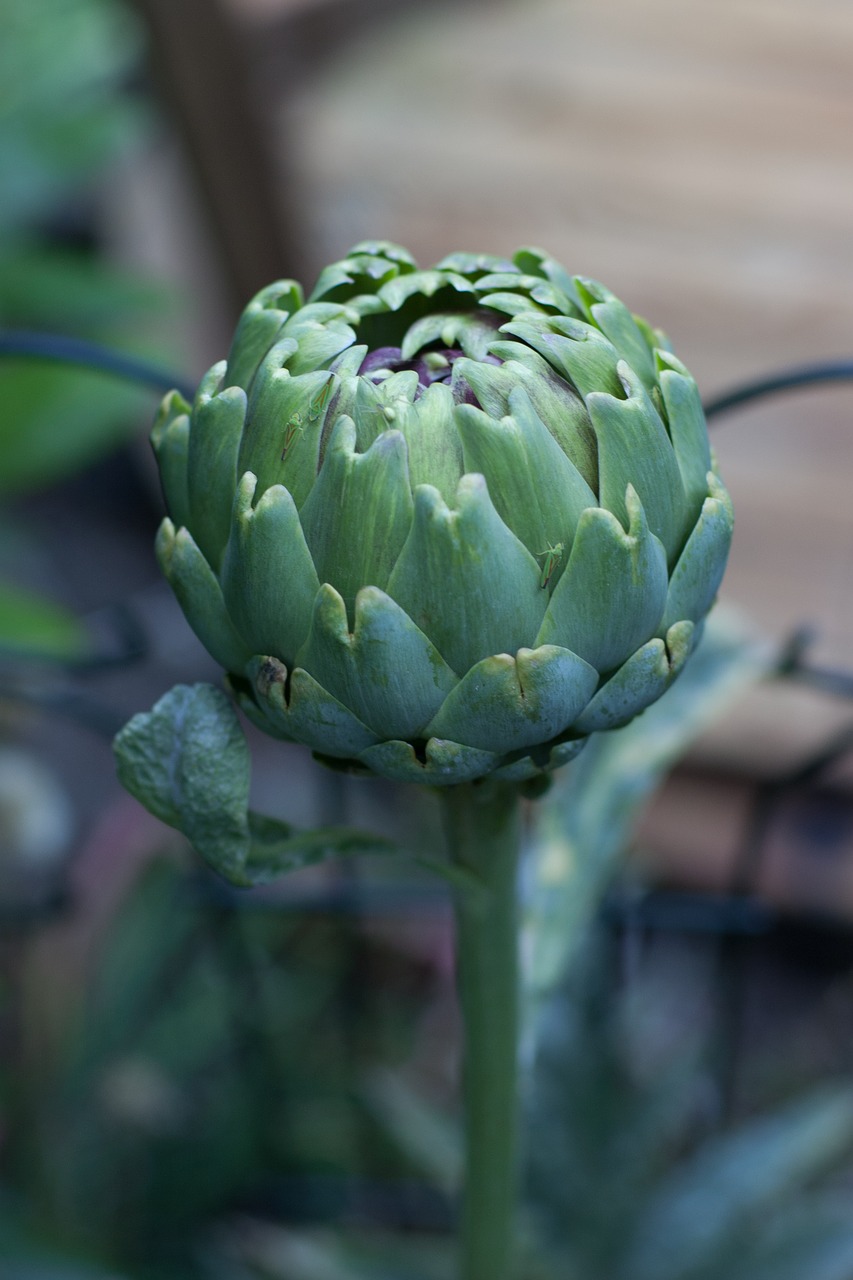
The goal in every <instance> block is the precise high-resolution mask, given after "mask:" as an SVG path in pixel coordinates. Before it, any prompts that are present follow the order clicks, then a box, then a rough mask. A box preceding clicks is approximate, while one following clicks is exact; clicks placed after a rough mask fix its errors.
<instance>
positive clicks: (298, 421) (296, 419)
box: [281, 413, 305, 462]
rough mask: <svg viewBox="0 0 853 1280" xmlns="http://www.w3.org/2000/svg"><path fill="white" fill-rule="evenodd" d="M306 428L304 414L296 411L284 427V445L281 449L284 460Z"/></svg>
mask: <svg viewBox="0 0 853 1280" xmlns="http://www.w3.org/2000/svg"><path fill="white" fill-rule="evenodd" d="M304 430H305V428H304V427H303V425H302V414H301V413H294V415H293V417H292V418H289V419H288V422H287V425H286V426H285V428H284V447H283V448H282V451H281V460H282V462H284V460H285V458H286V457H287V451H288V449H289V448H290V446H291V445H292V444H293V442H294V440H295V439H296V437H297V436H301V435H302V432H303V431H304Z"/></svg>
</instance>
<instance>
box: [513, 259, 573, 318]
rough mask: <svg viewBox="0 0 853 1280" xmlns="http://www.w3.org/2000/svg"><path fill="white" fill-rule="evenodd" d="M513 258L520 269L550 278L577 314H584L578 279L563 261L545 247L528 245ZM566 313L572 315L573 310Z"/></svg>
mask: <svg viewBox="0 0 853 1280" xmlns="http://www.w3.org/2000/svg"><path fill="white" fill-rule="evenodd" d="M512 260H513V262H514V263H515V265H516V267H517V268H518V270H519V271H523V272H526V273H527V274H528V275H532V276H541V277H542V279H543V280H550V281H551V283H552V284H554V285H556V286H557V288H558V289H559V290H560V292H561V293H562V294H564V295H565V297H566V298H567V300H568V301H569V303H570V304H571V307H572V308H573V309H574V311H575V313H576V315H577V316H578V317H580V316H582V314H583V304H582V302H581V297H580V294H579V292H578V288H577V283H576V280H575V279H574V278H573V277H572V276H570V275H569V273H568V271H567V270H566V268H565V267H564V266H563V265H562V263H560V262H557V260H556V258H552V257H551V255H550V254H548V253H545V251H544V249H536V248H532V247H530V246H528V247H525V248H523V249H519V250H518V251H517V252H516V253H514V254H513V256H512ZM566 314H567V315H571V311H570V310H567V312H566Z"/></svg>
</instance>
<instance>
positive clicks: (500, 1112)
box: [442, 782, 520, 1280]
mask: <svg viewBox="0 0 853 1280" xmlns="http://www.w3.org/2000/svg"><path fill="white" fill-rule="evenodd" d="M442 801H443V805H444V821H445V829H446V833H447V840H448V845H449V849H450V855H451V858H452V859H453V861H454V862H455V863H456V864H457V865H459V866H461V867H464V868H465V869H466V870H468V871H470V872H473V873H474V874H475V875H476V876H478V877H479V879H480V880H481V881H483V882H484V884H485V885H486V887H487V888H488V890H489V894H488V898H487V899H486V900H485V901H484V900H483V899H480V898H479V897H478V898H475V899H471V898H470V897H466V895H465V894H464V891H460V892H458V893H457V897H456V955H457V982H458V989H459V1001H460V1006H461V1010H462V1022H463V1039H464V1044H463V1062H462V1098H463V1106H464V1127H465V1187H464V1192H463V1200H462V1218H461V1228H460V1237H461V1238H460V1247H461V1267H460V1278H461V1280H509V1278H510V1277H511V1275H512V1274H513V1255H514V1235H515V1206H516V1195H517V1181H518V1177H517V1165H518V1157H517V1131H518V1089H517V1084H518V1072H517V1056H518V1002H519V997H518V985H519V984H518V903H517V887H516V873H517V864H518V849H519V837H520V814H519V799H518V792H517V789H516V788H515V787H514V786H512V785H507V784H497V783H488V782H487V783H473V784H472V783H467V784H463V785H460V786H455V787H448V788H447V789H446V791H444V792H443V794H442Z"/></svg>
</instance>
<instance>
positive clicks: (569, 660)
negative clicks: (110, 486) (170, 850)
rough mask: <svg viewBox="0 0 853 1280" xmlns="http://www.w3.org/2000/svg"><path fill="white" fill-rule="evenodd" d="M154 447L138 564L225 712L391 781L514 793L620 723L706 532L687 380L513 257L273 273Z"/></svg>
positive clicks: (377, 245)
mask: <svg viewBox="0 0 853 1280" xmlns="http://www.w3.org/2000/svg"><path fill="white" fill-rule="evenodd" d="M152 439H153V443H154V447H155V451H156V453H157V457H158V461H159V465H160V472H161V478H162V483H163V491H164V496H165V499H166V505H167V509H168V511H169V517H168V518H167V519H166V520H165V521H164V523H163V526H162V529H161V532H160V535H159V538H158V554H159V557H160V560H161V563H162V565H163V568H164V570H165V572H166V575H167V577H168V579H169V581H170V582H171V584H172V586H173V588H174V590H175V593H176V595H177V597H178V599H179V601H180V603H181V605H182V607H183V609H184V611H185V613H186V615H187V618H188V620H189V622H190V624H191V626H192V627H193V628H194V630H195V631H196V633H197V635H198V636H199V638H200V640H201V641H202V643H203V644H204V645H205V646H206V647H207V648H208V650H209V651H210V653H211V654H212V655H213V656H214V657H215V658H216V659H217V661H219V662H220V663H221V664H222V666H223V667H225V668H226V670H227V672H228V681H229V685H230V687H231V689H232V691H233V693H234V695H235V697H236V698H237V700H238V701H239V703H240V705H241V706H242V707H243V709H244V710H245V712H246V714H247V715H248V716H249V718H250V719H252V720H253V721H254V722H255V723H257V724H259V725H260V726H261V727H262V728H264V729H266V730H267V731H268V732H270V733H272V734H273V735H276V736H279V737H281V738H284V739H287V740H289V741H293V742H298V743H303V744H304V745H306V746H308V747H309V748H311V749H312V750H313V751H314V752H315V753H316V754H317V755H318V756H319V757H321V758H323V759H326V760H328V761H330V762H334V761H337V762H338V764H340V765H342V766H343V767H347V768H355V769H362V770H365V771H367V772H373V773H379V774H383V775H385V776H387V777H390V778H396V779H401V780H418V781H421V782H425V783H429V784H432V785H437V786H443V785H453V784H455V783H460V782H464V781H470V780H472V779H475V778H479V777H482V776H484V775H486V774H493V775H494V776H496V777H500V778H503V779H506V780H515V781H519V782H521V781H524V780H526V779H530V778H533V777H535V776H536V775H538V774H541V773H544V772H547V771H549V770H550V769H553V768H556V767H558V766H559V765H561V764H563V763H566V762H567V761H568V760H570V759H572V758H573V756H574V755H576V754H577V752H578V751H579V750H581V748H582V746H583V744H584V742H585V741H586V738H587V736H588V735H589V734H590V733H593V732H598V731H601V730H607V729H611V728H614V727H617V726H618V725H620V724H623V723H626V722H627V721H628V720H629V719H631V718H632V717H633V716H635V715H637V714H638V713H639V712H641V711H642V710H643V709H644V707H646V706H647V705H649V703H650V702H652V701H654V700H655V699H656V698H658V697H660V696H661V694H662V693H663V692H664V691H665V690H666V688H667V687H668V686H669V684H670V683H671V681H672V680H673V679H674V678H675V677H676V676H677V674H678V672H679V671H680V669H681V667H682V666H683V664H684V662H685V661H686V659H687V657H688V656H689V653H690V651H691V648H692V646H693V644H694V643H695V641H696V637H697V636H698V635H699V633H700V632H701V624H702V622H703V620H704V617H705V614H706V613H707V611H708V609H709V608H710V607H711V605H712V603H713V600H714V598H715V595H716V592H717V589H718V587H719V583H720V579H721V577H722V573H723V570H724V567H725V562H726V557H727V554H728V549H729V543H730V539H731V528H732V512H731V503H730V501H729V498H728V495H727V493H726V491H725V489H724V488H723V486H722V483H721V482H720V480H719V479H718V477H717V476H716V475H715V473H714V464H713V458H712V455H711V452H710V449H709V446H708V439H707V433H706V428H705V421H704V417H703V414H702V408H701V404H700V401H699V396H698V392H697V390H696V384H695V382H694V381H693V379H692V378H691V376H690V374H689V373H688V371H687V370H686V369H685V368H684V366H683V365H682V364H681V363H680V362H679V361H678V359H677V358H676V357H675V356H674V355H673V354H672V352H671V351H670V349H669V346H668V343H667V341H666V339H665V338H664V337H663V335H662V334H659V333H657V332H656V331H654V330H652V329H651V328H650V327H649V326H648V325H647V324H646V322H645V321H643V320H641V319H640V318H638V317H635V316H632V315H631V313H630V312H629V311H628V309H627V308H626V307H625V306H624V304H623V303H621V302H620V301H619V299H618V298H616V297H615V296H614V295H613V294H612V293H610V292H609V291H608V290H607V289H605V288H604V287H603V286H602V285H600V284H598V283H596V282H595V281H591V280H589V279H586V278H584V277H571V276H570V275H569V273H568V272H567V271H566V270H565V268H563V267H561V266H560V265H559V263H557V262H556V261H555V260H554V259H552V258H550V257H549V256H548V255H547V254H545V253H543V252H542V251H541V250H536V249H522V250H520V251H519V252H518V253H517V254H516V255H515V256H514V258H513V259H512V260H508V259H503V258H500V257H497V256H495V255H490V254H471V253H458V254H451V255H449V256H448V257H447V258H445V259H444V260H443V261H442V262H440V263H439V264H438V265H437V266H436V267H434V268H432V269H431V270H421V269H419V268H418V266H417V263H416V262H415V261H414V259H413V258H412V257H411V256H410V255H409V254H408V253H407V252H406V251H405V250H404V249H401V248H400V247H399V246H396V245H393V244H390V243H389V242H386V241H378V240H377V241H366V242H364V243H362V244H360V245H357V246H355V248H354V249H353V250H352V251H351V252H350V253H349V254H348V255H347V257H346V258H345V259H343V260H342V261H341V262H338V263H333V264H331V265H330V266H328V267H326V268H325V269H324V270H323V271H322V272H321V274H320V277H319V279H318V281H317V284H316V286H315V288H314V290H313V292H312V293H311V294H310V296H309V297H308V299H307V301H304V300H303V294H302V290H301V289H300V287H299V286H298V285H297V284H295V283H294V282H293V281H279V282H276V283H274V284H272V285H270V286H269V287H268V288H266V289H264V290H262V291H261V293H259V294H258V295H257V297H256V298H254V299H253V300H252V301H251V302H250V304H249V305H248V307H247V308H246V310H245V312H244V313H243V316H242V317H241V319H240V322H239V324H238V326H237V330H236V333H235V336H234V341H233V343H232V346H231V350H230V352H229V355H228V359H227V361H222V362H221V363H220V364H218V365H215V366H214V367H213V368H212V369H211V370H210V372H209V373H208V374H207V375H206V377H205V378H204V379H203V381H202V383H201V385H200V387H199V391H198V393H197V395H196V398H195V402H194V404H193V405H192V406H190V405H188V404H186V403H185V402H184V401H183V400H182V399H181V397H180V396H178V395H177V393H173V394H172V395H171V396H170V397H167V399H166V401H165V402H164V404H163V407H162V409H161V411H160V414H159V416H158V419H157V421H156V423H155V427H154V431H153V436H152Z"/></svg>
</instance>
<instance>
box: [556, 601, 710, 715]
mask: <svg viewBox="0 0 853 1280" xmlns="http://www.w3.org/2000/svg"><path fill="white" fill-rule="evenodd" d="M693 631H694V627H693V623H692V622H677V623H676V624H675V625H674V626H673V627H671V628H670V629H669V631H668V632H667V636H666V643H665V644H664V642H663V640H659V639H657V640H649V642H648V643H647V644H644V645H643V647H642V648H641V649H638V650H637V652H636V653H632V654H631V656H630V658H628V660H627V661H626V662H623V663H622V666H621V667H620V668H619V670H618V671H615V672H614V673H613V675H612V676H611V677H610V679H609V680H608V681H607V682H606V683H605V684H604V685H602V687H601V688H600V689H599V690H598V692H597V693H596V695H595V697H594V698H593V699H592V701H591V702H590V703H589V706H588V707H587V708H586V710H585V711H584V712H583V713H582V715H581V716H580V717H579V718H578V720H577V721H576V723H575V729H576V730H577V731H578V732H579V733H596V732H597V731H599V730H601V729H618V728H619V727H620V726H621V725H623V724H627V723H628V721H629V720H633V718H634V716H636V715H638V714H639V712H641V711H644V710H645V708H646V707H647V706H649V705H650V703H652V702H654V701H655V700H656V699H657V698H659V697H660V696H661V694H662V693H663V692H664V691H665V690H666V688H667V686H668V685H669V684H671V682H672V681H673V680H674V679H675V677H676V676H677V675H678V673H679V672H680V671H681V668H682V667H683V666H684V663H685V662H686V661H687V657H688V655H689V653H690V650H691V648H692V639H693Z"/></svg>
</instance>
